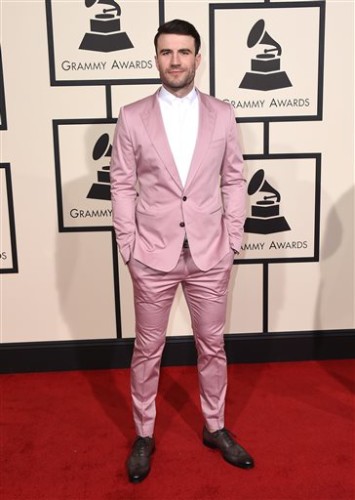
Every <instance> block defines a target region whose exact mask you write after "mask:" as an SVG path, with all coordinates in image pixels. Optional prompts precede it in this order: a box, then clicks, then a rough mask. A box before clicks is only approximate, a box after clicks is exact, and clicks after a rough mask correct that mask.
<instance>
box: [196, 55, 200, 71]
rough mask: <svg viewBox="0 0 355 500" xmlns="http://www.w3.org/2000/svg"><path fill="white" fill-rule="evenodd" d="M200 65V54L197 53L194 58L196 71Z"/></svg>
mask: <svg viewBox="0 0 355 500" xmlns="http://www.w3.org/2000/svg"><path fill="white" fill-rule="evenodd" d="M200 63H201V52H199V53H198V54H197V55H196V57H195V66H196V69H197V68H198V67H199V66H200Z"/></svg>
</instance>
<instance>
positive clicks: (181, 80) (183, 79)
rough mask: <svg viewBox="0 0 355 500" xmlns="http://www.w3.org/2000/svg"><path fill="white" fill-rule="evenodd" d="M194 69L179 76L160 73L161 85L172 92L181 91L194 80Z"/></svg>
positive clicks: (167, 72)
mask: <svg viewBox="0 0 355 500" xmlns="http://www.w3.org/2000/svg"><path fill="white" fill-rule="evenodd" d="M195 73H196V71H195V68H191V69H190V70H189V71H188V72H183V73H181V74H176V75H174V74H171V73H169V71H166V72H164V73H163V72H160V80H161V82H162V83H163V85H164V86H165V87H167V88H171V89H174V90H179V89H183V88H186V87H189V86H190V85H191V84H192V83H193V81H194V79H195Z"/></svg>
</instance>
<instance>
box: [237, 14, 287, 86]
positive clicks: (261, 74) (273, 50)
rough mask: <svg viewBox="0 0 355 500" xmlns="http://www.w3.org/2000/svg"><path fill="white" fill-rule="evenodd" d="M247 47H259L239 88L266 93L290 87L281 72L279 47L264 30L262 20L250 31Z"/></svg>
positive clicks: (284, 73)
mask: <svg viewBox="0 0 355 500" xmlns="http://www.w3.org/2000/svg"><path fill="white" fill-rule="evenodd" d="M247 46H248V47H249V49H251V48H253V47H257V48H258V49H259V46H260V51H259V52H258V53H257V54H256V55H255V57H253V58H252V60H251V71H248V72H247V73H245V75H244V78H243V80H242V82H241V83H240V85H239V87H240V88H242V89H250V90H263V91H268V90H276V89H283V88H286V87H292V83H291V82H290V80H289V78H288V76H287V74H286V72H285V71H282V70H281V54H282V48H281V45H280V44H279V43H278V42H276V41H275V40H274V39H273V38H272V37H271V36H270V35H269V33H268V32H267V31H266V30H265V21H264V20H263V19H259V21H257V22H256V23H255V24H254V26H253V27H252V29H251V30H250V33H249V36H248V40H247Z"/></svg>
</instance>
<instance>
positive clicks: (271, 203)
mask: <svg viewBox="0 0 355 500" xmlns="http://www.w3.org/2000/svg"><path fill="white" fill-rule="evenodd" d="M248 194H249V195H250V196H252V195H257V196H258V195H260V196H259V197H258V199H257V201H256V202H255V203H254V204H253V205H252V207H251V217H247V219H246V221H245V226H244V230H245V232H246V233H257V234H271V233H279V232H282V231H289V230H290V229H291V228H290V226H289V225H288V223H287V221H286V219H285V217H283V216H282V215H280V201H281V196H280V193H279V192H278V191H277V190H276V189H275V188H274V187H272V186H271V185H270V184H269V183H268V182H267V181H266V180H265V171H264V170H263V169H260V170H258V171H257V172H255V174H254V175H253V177H252V178H251V180H250V182H249V185H248Z"/></svg>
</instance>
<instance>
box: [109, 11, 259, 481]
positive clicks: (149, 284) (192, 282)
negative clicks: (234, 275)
mask: <svg viewBox="0 0 355 500" xmlns="http://www.w3.org/2000/svg"><path fill="white" fill-rule="evenodd" d="M154 44H155V50H156V56H155V62H156V67H157V69H158V71H159V74H160V79H161V82H162V87H161V88H160V89H159V90H158V91H157V92H156V93H155V94H154V95H152V96H149V97H146V98H144V99H142V100H140V101H138V102H135V103H133V104H130V105H128V106H125V107H123V108H122V109H121V112H120V116H119V119H118V122H117V127H116V132H115V138H114V143H113V150H112V159H111V192H112V206H113V223H114V228H115V232H116V237H117V243H118V247H119V250H120V253H121V255H122V257H123V259H124V261H125V262H126V263H127V265H128V267H129V271H130V274H131V278H132V282H133V289H134V303H135V315H136V339H135V345H134V352H133V358H132V364H131V391H132V403H133V417H134V422H135V427H136V431H137V438H136V440H135V442H134V445H133V448H132V451H131V454H130V456H129V459H128V461H127V467H128V476H129V479H130V480H131V481H132V482H139V481H142V480H143V479H144V478H145V477H146V476H147V475H148V473H149V471H150V465H151V456H152V454H153V452H154V450H155V442H154V434H153V433H154V422H155V398H156V394H157V388H158V380H159V369H160V361H161V355H162V351H163V347H164V344H165V334H166V329H167V324H168V318H169V312H170V308H171V305H172V302H173V299H174V295H175V292H176V289H177V287H178V285H179V284H181V285H182V288H183V292H184V295H185V298H186V301H187V304H188V307H189V311H190V315H191V323H192V329H193V333H194V337H195V342H196V347H197V352H198V373H199V383H200V397H201V407H202V413H203V416H204V421H205V426H204V428H203V443H204V444H205V445H206V446H209V447H211V448H217V449H219V450H220V451H221V454H222V456H223V458H224V459H225V460H227V461H228V462H230V463H231V464H233V465H236V466H238V467H243V468H251V467H253V465H254V462H253V459H252V457H251V456H250V455H249V454H248V453H247V452H246V451H245V450H244V449H243V448H242V447H241V446H240V445H238V444H237V443H236V442H235V441H234V439H233V438H232V436H231V434H230V433H229V431H227V430H226V429H225V427H224V405H225V394H226V387H227V366H226V355H225V351H224V339H223V333H224V325H225V314H226V301H227V288H228V282H229V277H230V272H231V268H232V265H233V258H234V254H235V253H238V251H239V249H240V246H241V241H242V236H243V226H244V220H245V180H244V178H243V175H242V167H243V158H242V153H241V150H240V147H239V143H238V137H237V128H236V123H235V118H234V113H233V110H232V108H231V107H230V106H229V105H227V104H226V103H223V102H221V101H219V100H217V99H215V98H214V97H210V96H207V95H205V94H203V93H202V92H199V91H198V90H197V89H195V86H194V78H195V71H196V69H197V68H198V66H199V65H200V61H201V54H200V53H199V49H200V36H199V34H198V32H197V31H196V29H195V27H194V26H193V25H192V24H190V23H188V22H186V21H182V20H174V21H170V22H167V23H165V24H163V25H162V26H160V27H159V29H158V32H157V34H156V36H155V39H154Z"/></svg>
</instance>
